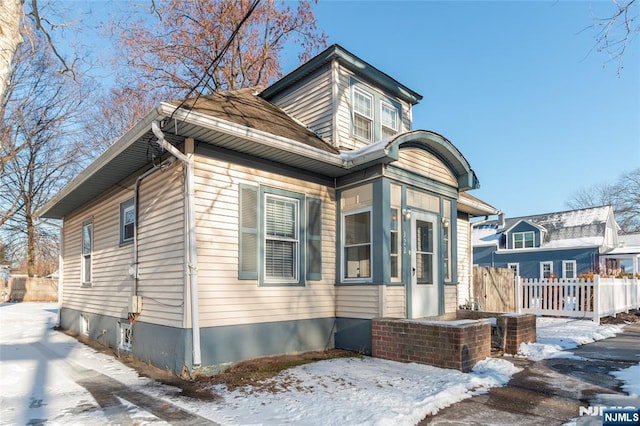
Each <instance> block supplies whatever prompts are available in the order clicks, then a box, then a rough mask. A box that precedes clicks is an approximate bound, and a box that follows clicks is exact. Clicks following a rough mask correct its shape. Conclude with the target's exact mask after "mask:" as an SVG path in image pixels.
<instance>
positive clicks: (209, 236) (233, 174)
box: [195, 156, 336, 327]
mask: <svg viewBox="0 0 640 426" xmlns="http://www.w3.org/2000/svg"><path fill="white" fill-rule="evenodd" d="M196 158H197V161H196V166H195V184H196V188H195V189H196V222H197V229H198V235H197V240H198V279H199V288H200V293H199V302H200V323H201V326H202V327H213V326H225V325H233V324H253V323H261V322H272V321H290V320H298V319H312V318H326V317H334V316H335V303H334V298H335V287H334V283H335V279H334V277H335V245H336V240H335V238H336V237H335V234H336V228H335V194H334V191H333V189H330V188H328V187H326V186H323V185H320V184H316V183H309V182H305V181H303V180H300V179H295V178H290V177H284V176H281V175H279V174H277V173H270V172H267V171H262V170H257V169H252V168H248V167H243V166H238V165H234V164H231V163H228V162H225V161H221V160H218V159H214V158H208V157H203V156H197V157H196ZM240 184H249V185H256V186H257V185H266V186H269V187H273V188H278V189H281V190H287V191H292V192H295V193H298V194H305V195H306V196H307V197H312V198H317V199H320V200H321V201H322V232H323V240H322V277H323V278H322V280H320V281H307V282H306V285H305V286H272V287H269V286H259V284H258V281H257V280H239V279H238V244H239V242H238V226H239V223H238V214H239V211H238V209H239V207H238V203H239V194H238V190H239V185H240Z"/></svg>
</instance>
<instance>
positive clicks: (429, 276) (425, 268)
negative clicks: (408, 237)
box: [416, 220, 434, 284]
mask: <svg viewBox="0 0 640 426" xmlns="http://www.w3.org/2000/svg"><path fill="white" fill-rule="evenodd" d="M433 247H434V241H433V223H431V222H425V221H422V220H417V221H416V280H417V283H418V284H433V275H434V274H433V258H434V253H433Z"/></svg>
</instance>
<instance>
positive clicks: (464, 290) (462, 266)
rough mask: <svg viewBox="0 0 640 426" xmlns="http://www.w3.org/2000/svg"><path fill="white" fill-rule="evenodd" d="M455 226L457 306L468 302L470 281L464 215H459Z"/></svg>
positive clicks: (469, 259) (466, 227) (466, 225)
mask: <svg viewBox="0 0 640 426" xmlns="http://www.w3.org/2000/svg"><path fill="white" fill-rule="evenodd" d="M456 225H457V229H458V241H457V242H458V305H462V304H464V303H465V302H467V301H468V300H469V283H470V281H471V275H470V268H471V258H470V253H469V250H470V234H469V219H468V216H467V215H466V214H464V213H459V214H458V219H457V222H456Z"/></svg>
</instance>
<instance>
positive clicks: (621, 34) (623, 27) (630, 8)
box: [592, 0, 640, 73]
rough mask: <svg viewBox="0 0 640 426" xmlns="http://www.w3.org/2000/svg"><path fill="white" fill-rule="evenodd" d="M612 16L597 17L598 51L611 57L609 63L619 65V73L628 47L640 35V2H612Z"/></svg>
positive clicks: (596, 36)
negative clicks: (614, 62)
mask: <svg viewBox="0 0 640 426" xmlns="http://www.w3.org/2000/svg"><path fill="white" fill-rule="evenodd" d="M611 3H612V5H613V11H612V13H611V14H610V15H607V16H604V17H596V18H595V23H594V24H593V25H592V27H593V28H595V29H596V31H597V32H596V35H595V39H596V49H597V50H598V51H599V52H604V53H606V54H608V55H609V61H608V62H610V61H616V62H617V63H618V73H619V72H620V71H621V70H622V63H623V58H624V54H625V51H626V50H627V47H628V46H629V45H630V44H631V43H632V42H633V41H634V39H635V38H636V37H637V36H638V33H640V6H639V4H640V2H638V0H612V1H611Z"/></svg>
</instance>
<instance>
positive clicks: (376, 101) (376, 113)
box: [349, 77, 402, 142]
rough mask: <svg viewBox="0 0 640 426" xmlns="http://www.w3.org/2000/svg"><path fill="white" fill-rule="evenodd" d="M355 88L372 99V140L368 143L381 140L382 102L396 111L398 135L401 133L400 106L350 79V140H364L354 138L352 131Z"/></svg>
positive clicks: (391, 99) (372, 89)
mask: <svg viewBox="0 0 640 426" xmlns="http://www.w3.org/2000/svg"><path fill="white" fill-rule="evenodd" d="M354 87H356V88H357V89H358V90H360V91H361V92H364V93H366V94H368V95H369V96H371V97H372V98H373V105H372V106H371V108H372V109H373V111H372V113H373V123H372V127H373V134H372V140H371V141H368V142H375V141H379V140H380V139H381V138H382V118H381V114H382V108H381V105H382V101H384V102H386V103H388V104H389V105H391V106H393V107H395V108H396V110H397V111H398V129H397V131H398V133H400V132H401V129H402V105H401V104H400V103H399V102H398V101H397V100H396V99H394V98H391V97H389V96H385V95H384V94H382V93H380V92H379V91H378V90H376V89H374V88H373V87H371V86H369V85H367V84H365V83H363V82H361V81H360V80H358V79H356V78H354V77H351V78H350V79H349V99H350V105H351V107H350V120H351V126H350V129H349V134H350V135H351V137H352V138H355V139H358V140H365V139H363V138H361V137H359V136H356V134H355V132H354V131H353V128H354V119H353V114H354V112H353V90H354V89H353V88H354Z"/></svg>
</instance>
